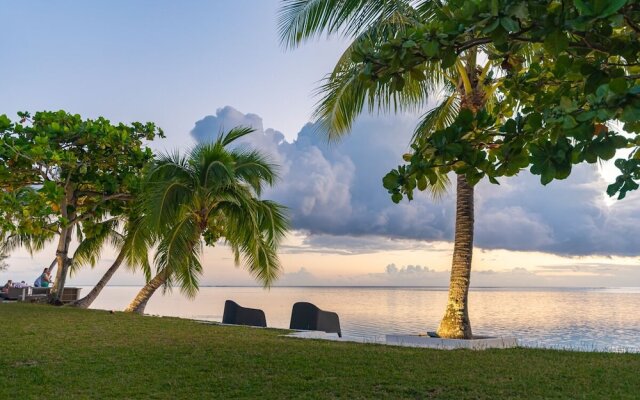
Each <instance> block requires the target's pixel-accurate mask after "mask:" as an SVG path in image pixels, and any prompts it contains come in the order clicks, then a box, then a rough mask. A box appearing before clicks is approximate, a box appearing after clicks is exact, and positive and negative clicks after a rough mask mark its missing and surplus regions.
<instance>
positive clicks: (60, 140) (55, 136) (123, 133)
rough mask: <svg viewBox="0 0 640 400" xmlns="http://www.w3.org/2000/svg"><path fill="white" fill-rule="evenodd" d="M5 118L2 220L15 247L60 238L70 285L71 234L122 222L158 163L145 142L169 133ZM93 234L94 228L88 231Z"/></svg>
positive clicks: (61, 275)
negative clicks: (148, 168) (149, 168)
mask: <svg viewBox="0 0 640 400" xmlns="http://www.w3.org/2000/svg"><path fill="white" fill-rule="evenodd" d="M18 116H19V120H18V121H16V122H12V121H11V120H10V119H9V118H8V117H7V116H6V115H1V116H0V182H1V183H0V189H1V192H0V213H2V214H3V216H4V217H6V218H4V219H3V220H2V227H1V228H2V230H3V232H4V233H5V234H6V235H7V237H8V238H9V239H10V240H13V241H14V242H13V243H14V244H15V245H23V244H27V245H28V246H31V247H34V246H40V247H41V245H42V244H43V243H44V242H45V241H46V240H50V239H52V238H53V237H55V236H56V235H57V236H58V237H59V238H58V248H57V252H56V257H58V267H59V269H58V276H57V279H56V285H58V283H60V285H61V286H62V287H63V286H64V279H65V278H66V270H67V268H68V267H69V265H70V263H71V260H70V259H69V257H68V251H69V242H70V241H71V237H72V233H73V232H74V229H75V232H76V234H77V235H78V238H79V240H80V241H82V239H83V236H82V234H83V230H82V229H80V226H83V225H84V227H85V228H90V227H92V226H95V223H97V222H100V221H101V220H102V219H103V218H105V217H107V216H112V217H113V216H118V215H120V214H121V213H123V212H124V210H125V209H126V204H127V202H128V201H130V200H131V199H132V192H133V191H134V190H136V188H137V187H138V186H139V185H140V179H141V175H142V170H143V168H144V167H145V165H146V164H147V163H148V162H149V161H151V160H152V159H153V153H152V151H151V149H150V148H148V147H146V145H145V141H150V140H153V139H155V138H156V137H158V136H160V137H163V136H164V135H163V132H162V130H160V129H159V128H157V127H156V126H155V125H154V124H153V123H146V124H143V123H139V122H134V123H132V124H130V125H126V124H123V123H119V124H112V123H111V122H110V121H109V120H107V119H105V118H103V117H99V118H97V119H83V118H82V117H81V116H80V115H77V114H70V113H67V112H65V111H57V112H48V111H46V112H37V113H35V114H34V115H33V116H31V115H30V114H29V113H27V112H21V113H18ZM89 230H91V229H89Z"/></svg>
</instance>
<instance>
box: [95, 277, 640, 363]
mask: <svg viewBox="0 0 640 400" xmlns="http://www.w3.org/2000/svg"><path fill="white" fill-rule="evenodd" d="M86 290H87V289H85V291H86ZM136 292H137V288H133V287H108V288H106V289H105V291H104V293H103V294H102V295H101V296H100V297H99V298H98V300H97V301H96V303H95V304H94V307H95V308H102V309H114V310H121V309H123V308H124V307H125V306H126V305H127V304H128V302H129V301H130V300H131V299H132V298H133V297H134V296H135V294H136ZM446 296H447V292H446V290H444V289H441V288H315V287H314V288H272V289H271V290H269V291H265V290H263V289H261V288H251V287H209V288H202V289H201V291H200V293H199V294H198V297H197V298H196V299H195V300H193V301H190V300H187V299H185V298H184V297H183V296H181V295H180V294H179V293H178V291H174V292H173V293H172V294H167V295H165V296H160V293H158V295H157V296H154V297H153V298H152V300H151V301H150V302H149V305H148V306H147V313H149V314H158V315H167V316H178V317H185V318H195V319H204V320H213V321H220V320H221V319H222V312H223V307H224V301H225V300H226V299H233V300H234V301H236V302H238V303H239V304H240V305H242V306H245V307H252V308H261V309H263V310H264V311H265V313H266V316H267V324H268V325H269V326H271V327H277V328H287V327H288V326H289V318H290V315H291V306H292V305H293V303H295V302H297V301H309V302H311V303H314V304H316V305H317V306H319V307H320V308H322V309H325V310H330V311H335V312H337V313H338V314H339V315H340V321H341V324H342V331H343V333H344V334H345V335H352V336H366V337H373V336H377V335H384V334H387V333H413V334H415V333H424V332H426V331H430V330H435V329H436V328H437V325H438V322H439V321H440V318H441V317H442V313H443V311H444V307H445V304H446ZM470 304H471V309H470V314H471V321H472V327H473V331H474V333H475V334H482V335H512V336H516V337H517V338H518V339H519V341H520V343H521V344H523V345H527V346H541V347H553V348H576V349H582V350H605V351H640V313H638V312H637V309H638V307H639V306H640V289H638V288H602V289H497V288H496V289H475V290H472V291H471V293H470Z"/></svg>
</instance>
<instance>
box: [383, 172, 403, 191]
mask: <svg viewBox="0 0 640 400" xmlns="http://www.w3.org/2000/svg"><path fill="white" fill-rule="evenodd" d="M382 185H383V186H384V188H385V189H387V190H393V189H396V188H397V187H398V186H400V175H399V174H398V172H397V171H395V170H394V171H391V172H389V173H388V174H386V175H385V176H384V178H382Z"/></svg>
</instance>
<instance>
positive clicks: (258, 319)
mask: <svg viewBox="0 0 640 400" xmlns="http://www.w3.org/2000/svg"><path fill="white" fill-rule="evenodd" d="M222 323H223V324H231V325H247V326H260V327H263V328H266V327H267V319H266V318H265V316H264V311H262V310H258V309H256V308H246V307H241V306H239V305H238V303H236V302H235V301H231V300H227V301H225V302H224V314H223V315H222Z"/></svg>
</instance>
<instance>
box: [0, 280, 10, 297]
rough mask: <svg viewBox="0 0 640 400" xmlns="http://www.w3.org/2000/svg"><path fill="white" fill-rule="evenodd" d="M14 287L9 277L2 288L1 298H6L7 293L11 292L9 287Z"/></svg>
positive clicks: (0, 291)
mask: <svg viewBox="0 0 640 400" xmlns="http://www.w3.org/2000/svg"><path fill="white" fill-rule="evenodd" d="M11 287H13V281H12V280H11V279H9V280H8V281H7V283H5V285H4V286H3V287H2V288H0V298H2V299H6V298H7V293H9V288H11Z"/></svg>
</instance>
